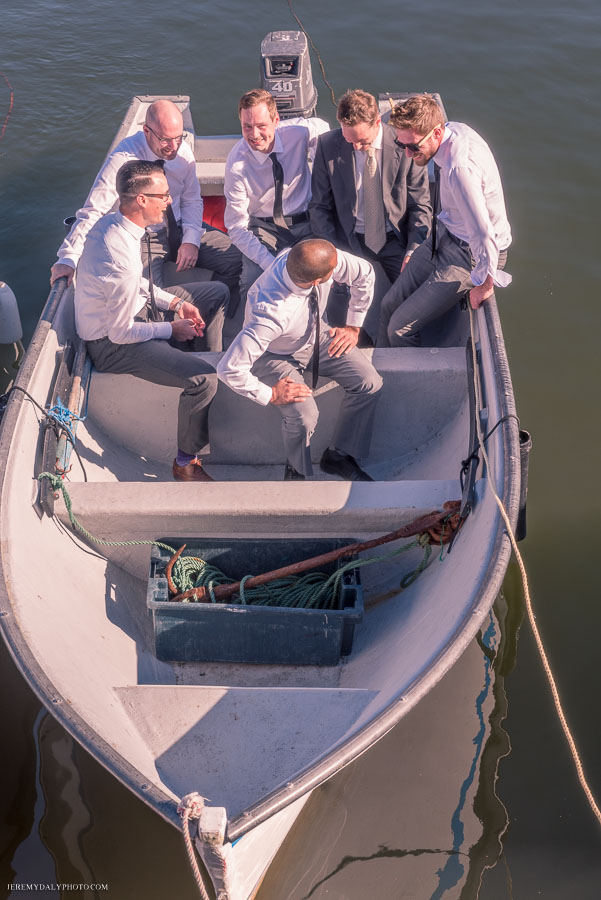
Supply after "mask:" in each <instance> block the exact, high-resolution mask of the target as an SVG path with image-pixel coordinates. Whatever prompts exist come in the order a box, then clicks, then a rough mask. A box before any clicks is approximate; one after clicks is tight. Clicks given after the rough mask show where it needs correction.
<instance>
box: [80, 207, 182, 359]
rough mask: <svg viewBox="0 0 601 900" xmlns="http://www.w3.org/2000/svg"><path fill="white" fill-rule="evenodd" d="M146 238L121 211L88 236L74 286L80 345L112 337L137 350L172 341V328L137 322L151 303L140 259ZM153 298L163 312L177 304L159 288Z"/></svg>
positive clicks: (109, 216)
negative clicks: (158, 341) (138, 346)
mask: <svg viewBox="0 0 601 900" xmlns="http://www.w3.org/2000/svg"><path fill="white" fill-rule="evenodd" d="M143 235H144V229H143V228H140V226H139V225H136V224H135V222H132V221H131V220H130V219H128V218H127V217H126V216H123V215H122V214H121V213H120V212H118V211H117V212H112V213H108V214H107V215H106V216H103V217H102V218H101V219H100V221H98V222H96V224H95V225H94V227H93V228H92V229H91V230H90V232H89V234H88V238H87V240H86V243H85V247H84V249H83V253H82V255H81V259H80V260H79V267H78V269H77V279H76V283H75V327H76V328H77V333H78V335H79V337H80V338H81V339H82V340H84V341H94V340H98V339H99V338H103V337H108V338H110V340H111V341H112V342H113V343H114V344H135V343H138V342H140V341H150V340H152V338H162V339H165V340H167V339H168V338H170V337H171V330H172V329H171V325H170V323H169V322H134V316H135V315H137V313H139V312H140V310H141V309H143V308H144V306H145V305H146V302H147V301H148V299H149V287H148V280H147V279H146V278H143V277H142V257H141V256H140V241H141V239H142V236H143ZM154 297H155V302H156V305H157V307H158V308H159V309H169V306H170V305H171V303H172V302H173V300H174V299H175V298H174V295H173V294H169V293H168V292H167V291H164V290H162V288H159V287H156V285H155V287H154Z"/></svg>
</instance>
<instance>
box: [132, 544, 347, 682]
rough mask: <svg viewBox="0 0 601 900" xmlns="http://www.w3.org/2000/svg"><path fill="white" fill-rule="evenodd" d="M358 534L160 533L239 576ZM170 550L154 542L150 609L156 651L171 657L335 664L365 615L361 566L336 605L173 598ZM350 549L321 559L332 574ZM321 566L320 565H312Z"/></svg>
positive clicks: (331, 546)
mask: <svg viewBox="0 0 601 900" xmlns="http://www.w3.org/2000/svg"><path fill="white" fill-rule="evenodd" d="M354 540H355V539H354V538H323V539H322V538H311V539H298V540H297V539H286V540H266V539H257V540H232V539H225V538H224V539H208V538H206V539H205V538H162V539H161V543H164V544H168V545H169V546H171V547H174V548H178V547H181V545H182V544H186V549H185V551H184V554H183V555H184V556H198V557H201V558H202V559H205V560H206V561H207V562H209V563H211V565H214V566H216V567H217V568H219V569H221V570H222V571H223V572H224V573H225V574H227V575H229V576H230V577H231V578H235V579H236V580H239V579H241V578H242V577H243V576H244V575H249V574H252V575H260V574H262V573H263V572H268V571H271V570H272V569H278V568H281V567H282V566H287V565H290V564H291V563H294V562H298V561H299V560H302V559H308V558H310V557H313V556H318V555H319V554H321V553H327V552H329V551H330V550H336V549H338V548H339V547H344V546H346V545H347V544H352V543H354ZM169 558H170V554H169V553H168V551H166V550H162V549H161V548H159V547H153V548H152V553H151V559H150V576H149V579H148V592H147V606H148V608H149V609H150V610H152V617H153V624H154V634H155V648H156V655H157V657H158V658H159V659H161V660H165V661H179V662H194V661H196V662H232V663H263V664H265V663H268V664H269V663H271V664H278V665H286V664H287V665H295V666H299V665H307V666H309V665H312V666H335V665H337V663H338V662H339V660H340V656H341V655H347V654H349V653H350V652H351V648H352V644H353V635H354V630H355V625H356V624H357V623H358V622H360V621H361V620H362V618H363V591H362V588H361V583H360V577H359V570H358V569H349V570H348V571H347V572H346V573H345V574H344V575H343V578H342V583H341V588H340V592H339V597H338V598H337V604H336V605H337V608H336V609H298V608H288V607H285V606H282V607H278V606H253V605H246V606H244V605H242V604H240V603H172V602H170V601H169V599H168V589H167V579H166V577H165V567H166V565H167V563H168V561H169ZM349 559H350V558H349V557H345V558H344V559H342V560H339V561H338V562H337V563H332V564H330V565H329V566H319V567H318V571H323V572H327V573H328V574H331V573H332V572H334V571H335V570H336V568H337V566H339V565H340V566H342V565H346V563H348V562H349ZM312 571H317V570H312Z"/></svg>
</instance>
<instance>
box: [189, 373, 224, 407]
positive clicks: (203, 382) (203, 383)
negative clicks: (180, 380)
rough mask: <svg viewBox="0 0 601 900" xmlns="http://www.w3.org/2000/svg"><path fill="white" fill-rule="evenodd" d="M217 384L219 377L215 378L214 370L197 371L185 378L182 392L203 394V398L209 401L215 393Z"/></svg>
mask: <svg viewBox="0 0 601 900" xmlns="http://www.w3.org/2000/svg"><path fill="white" fill-rule="evenodd" d="M218 384H219V379H218V378H217V374H216V373H215V372H209V373H200V372H199V373H198V374H196V375H190V376H189V377H188V378H187V379H186V386H185V388H184V393H185V394H195V395H196V394H198V395H203V396H204V397H205V399H206V400H207V401H209V400H212V399H213V397H214V396H215V394H216V393H217V386H218Z"/></svg>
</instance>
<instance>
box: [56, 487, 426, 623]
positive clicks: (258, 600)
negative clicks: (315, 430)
mask: <svg viewBox="0 0 601 900" xmlns="http://www.w3.org/2000/svg"><path fill="white" fill-rule="evenodd" d="M43 478H47V479H48V480H49V482H50V484H51V485H52V489H53V490H54V491H59V490H60V491H61V493H62V495H63V500H64V501H65V507H66V509H67V514H68V516H69V521H70V522H71V525H72V527H73V529H76V530H77V531H80V532H81V533H82V534H83V535H85V537H87V538H88V540H90V541H92V542H93V543H95V544H99V545H100V546H104V547H142V546H152V547H160V548H161V549H162V550H167V551H168V552H169V553H170V554H171V555H172V556H173V554H174V553H175V552H176V551H175V549H174V548H173V547H170V546H169V545H168V544H162V543H161V542H160V541H149V540H146V541H105V540H103V539H102V538H97V537H94V535H93V534H91V533H90V532H89V531H88V530H87V529H86V528H84V527H83V525H80V523H79V522H78V521H77V519H76V518H75V515H74V513H73V509H72V504H71V498H70V496H69V493H68V491H67V488H66V487H65V482H64V480H63V479H62V478H61V476H60V475H54V474H53V473H52V472H42V473H41V474H40V475H38V481H41V480H42V479H43ZM417 546H421V547H423V548H424V556H423V558H422V560H421V562H420V563H419V565H418V566H416V568H415V569H413V571H411V572H408V573H407V574H406V575H404V577H403V578H402V579H401V583H400V587H401V588H407V587H409V585H411V584H413V582H414V581H415V579H416V578H417V577H418V576H419V575H420V574H421V573H422V572H423V571H424V569H425V568H426V566H427V565H428V562H429V559H430V556H431V554H432V548H431V546H430V543H429V539H428V536H427V535H419V536H418V537H417V538H415V540H413V541H410V542H409V543H408V544H403V546H402V547H397V549H396V550H392V551H391V552H389V553H385V554H383V555H381V556H370V557H368V558H367V559H353V560H350V562H348V563H346V564H345V565H343V566H341V567H340V568H339V569H337V570H336V571H335V572H334V573H333V574H332V575H328V574H327V573H325V572H308V573H306V574H305V575H291V576H289V577H288V578H278V579H277V580H276V581H271V582H269V583H268V584H262V585H260V586H258V587H255V588H249V589H245V587H244V584H245V582H246V581H248V579H249V578H252V577H253V576H252V575H246V576H245V577H244V578H243V579H242V580H241V582H240V593H239V595H238V594H237V595H234V596H233V597H231V598H229V599H228V603H240V604H242V605H253V606H280V607H281V606H285V607H289V608H299V609H334V608H335V607H336V603H337V599H338V596H339V590H340V583H341V580H342V578H343V576H344V574H345V572H347V571H348V570H349V569H360V568H362V567H363V566H370V565H373V564H374V563H379V562H385V561H387V560H392V559H394V558H395V557H396V556H400V555H401V553H405V552H406V551H407V550H411V549H412V548H413V547H417ZM172 578H173V581H174V583H175V584H176V585H177V587H178V589H179V591H180V593H184V592H185V591H188V590H191V589H192V588H199V587H205V588H206V589H207V591H208V593H209V596H210V597H211V602H212V603H216V602H217V601H216V599H215V594H214V588H215V587H217V586H218V585H220V584H233V583H234V582H235V581H236V579H235V578H229V577H228V576H227V575H224V573H223V572H222V571H221V570H220V569H217V568H215V566H211V565H210V564H209V563H208V562H206V560H204V559H199V558H198V557H196V556H180V557H179V558H178V559H177V560H176V562H175V565H174V566H173V572H172ZM181 602H182V603H189V602H194V600H191V599H187V600H182V601H181Z"/></svg>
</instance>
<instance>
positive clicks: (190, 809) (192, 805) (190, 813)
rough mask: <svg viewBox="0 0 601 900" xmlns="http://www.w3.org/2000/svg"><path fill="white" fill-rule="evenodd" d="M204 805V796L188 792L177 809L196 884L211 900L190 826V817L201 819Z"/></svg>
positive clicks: (205, 899) (203, 898) (202, 895)
mask: <svg viewBox="0 0 601 900" xmlns="http://www.w3.org/2000/svg"><path fill="white" fill-rule="evenodd" d="M203 807H204V798H203V797H201V796H200V794H198V793H196V792H194V793H192V794H186V796H185V797H182V799H181V800H180V803H179V806H178V807H177V811H178V813H179V814H180V816H181V819H182V831H183V834H184V844H185V845H186V850H187V851H188V859H189V860H190V865H191V866H192V872H193V873H194V878H195V880H196V884H197V885H198V890H199V891H200V896H201V897H202V900H209V895H208V893H207V890H206V888H205V885H204V881H203V878H202V875H201V872H200V869H199V868H198V862H197V860H196V853H195V852H194V845H193V843H192V838H191V837H190V826H189V822H188V820H189V819H199V818H200V816H201V815H202V810H203Z"/></svg>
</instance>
